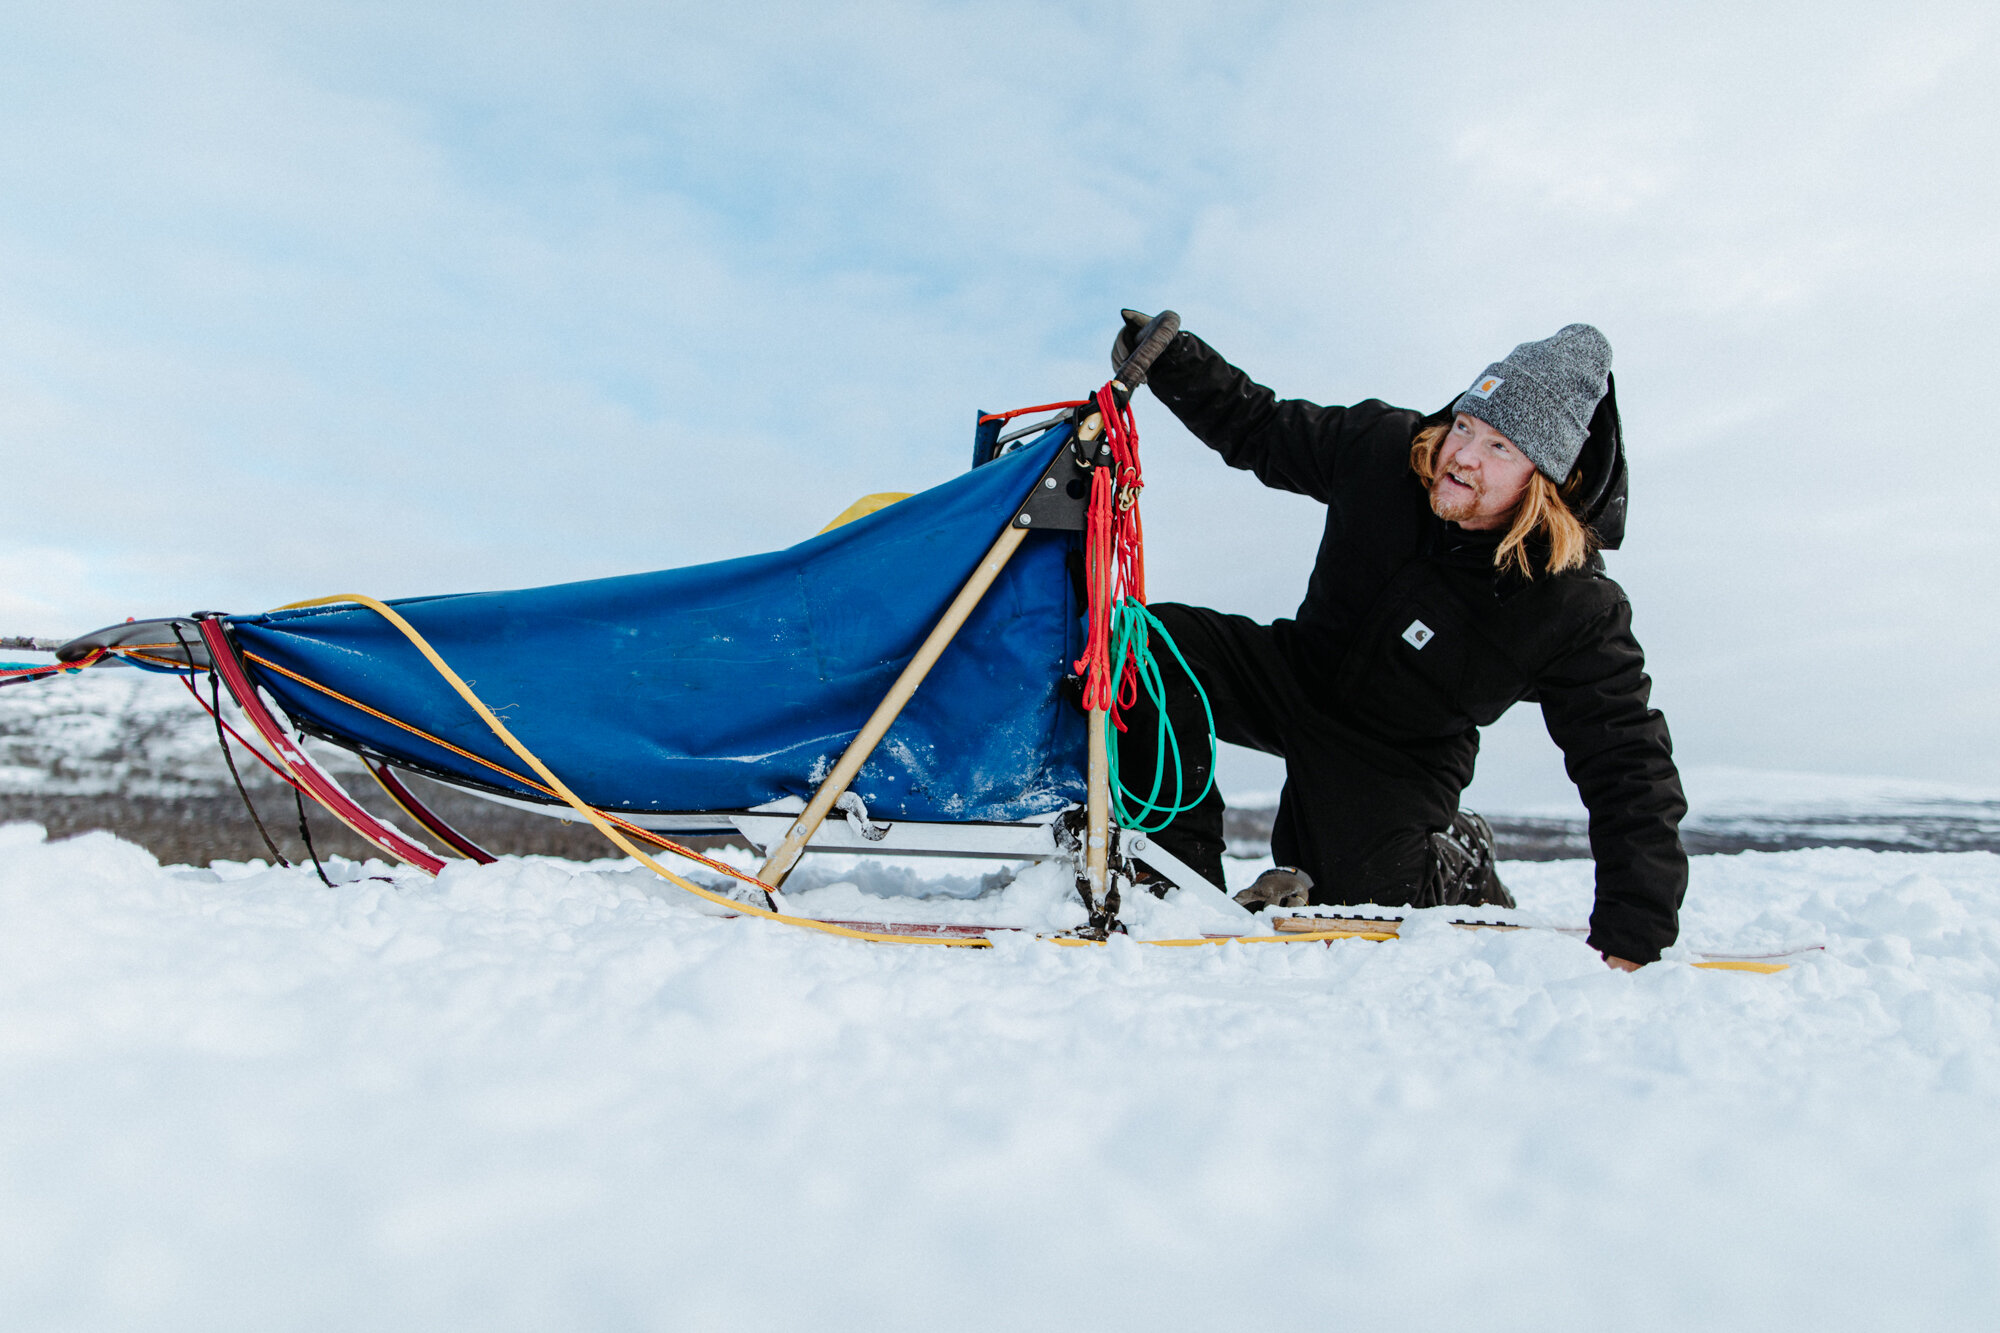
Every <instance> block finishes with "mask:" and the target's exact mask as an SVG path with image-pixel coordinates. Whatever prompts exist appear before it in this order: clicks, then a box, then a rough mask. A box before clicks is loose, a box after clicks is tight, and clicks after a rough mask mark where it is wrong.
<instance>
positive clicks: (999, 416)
mask: <svg viewBox="0 0 2000 1333" xmlns="http://www.w3.org/2000/svg"><path fill="white" fill-rule="evenodd" d="M1089 401H1090V400H1089V399H1088V398H1079V399H1077V400H1076V401H1075V402H1073V403H1036V404H1035V405H1034V406H1033V407H1017V408H1015V409H1014V410H1013V411H1011V412H988V413H987V414H986V415H985V416H983V417H981V418H979V422H980V424H981V425H984V424H986V423H987V422H989V421H1012V420H1013V419H1014V418H1015V417H1024V416H1026V415H1028V413H1030V412H1054V411H1057V410H1058V409H1060V408H1065V407H1082V406H1084V405H1085V404H1086V403H1088V402H1089Z"/></svg>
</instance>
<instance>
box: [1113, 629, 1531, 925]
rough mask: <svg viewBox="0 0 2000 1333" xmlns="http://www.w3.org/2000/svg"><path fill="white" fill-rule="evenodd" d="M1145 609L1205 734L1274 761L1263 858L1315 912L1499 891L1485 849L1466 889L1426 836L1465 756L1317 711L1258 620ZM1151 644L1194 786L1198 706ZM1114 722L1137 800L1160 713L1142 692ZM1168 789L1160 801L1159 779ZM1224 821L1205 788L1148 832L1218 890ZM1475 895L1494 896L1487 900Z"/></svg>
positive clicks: (1200, 777) (1204, 773)
mask: <svg viewBox="0 0 2000 1333" xmlns="http://www.w3.org/2000/svg"><path fill="white" fill-rule="evenodd" d="M1150 609H1151V610H1152V612H1153V614H1154V615H1156V616H1158V617H1159V618H1160V623H1161V624H1163V625H1165V626H1166V628H1167V632H1168V633H1169V634H1171V635H1172V636H1173V639H1174V643H1175V644H1176V645H1177V646H1178V647H1179V648H1180V651H1181V654H1182V656H1184V657H1185V658H1186V659H1187V663H1188V666H1189V667H1190V668H1191V669H1192V670H1193V671H1194V673H1195V675H1196V676H1197V677H1198V678H1199V679H1200V681H1201V684H1202V688H1203V689H1205V690H1206V691H1207V693H1208V702H1209V706H1210V707H1211V708H1212V709H1213V710H1214V712H1215V731H1216V735H1217V736H1218V737H1219V738H1220V739H1222V740H1225V741H1228V742H1230V743H1232V744H1235V745H1245V746H1248V747H1250V748H1251V749H1253V750H1262V751H1264V752H1265V753H1266V754H1274V755H1277V756H1279V757H1280V758H1282V759H1283V760H1284V761H1285V790H1284V794H1283V796H1281V797H1280V798H1279V801H1278V816H1277V823H1276V825H1275V826H1274V827H1273V829H1272V832H1271V855H1272V857H1273V859H1274V860H1276V861H1277V863H1278V864H1279V865H1288V866H1296V867H1298V868H1299V869H1301V870H1304V871H1305V872H1306V873H1307V874H1309V875H1311V876H1312V879H1313V890H1312V901H1313V902H1314V903H1315V904H1336V903H1382V904H1385V905H1389V904H1410V903H1414V904H1416V905H1419V906H1433V905H1437V904H1441V903H1455V902H1461V901H1467V900H1469V899H1470V900H1473V901H1477V900H1479V897H1480V889H1481V887H1482V885H1483V884H1484V882H1485V881H1486V880H1491V887H1492V888H1496V889H1497V888H1498V883H1499V882H1498V880H1497V879H1494V878H1492V859H1491V856H1490V854H1489V855H1488V856H1487V857H1486V858H1485V863H1484V866H1483V868H1481V869H1479V870H1478V871H1476V872H1475V874H1474V878H1475V879H1476V880H1477V881H1478V882H1476V883H1466V882H1464V881H1465V880H1466V878H1467V875H1466V873H1465V871H1464V869H1463V865H1462V861H1463V858H1462V857H1461V858H1454V857H1453V856H1452V854H1451V853H1450V851H1449V850H1448V849H1445V848H1442V847H1441V846H1440V845H1439V840H1438V838H1437V835H1438V834H1440V833H1441V832H1442V831H1444V830H1447V829H1450V828H1451V827H1452V825H1453V821H1454V819H1455V818H1456V817H1457V815H1458V795H1459V792H1460V791H1461V790H1463V788H1464V785H1465V782H1466V781H1467V780H1469V778H1470V776H1471V773H1470V766H1469V761H1468V760H1466V759H1460V760H1458V761H1456V762H1446V761H1443V760H1442V758H1441V756H1438V755H1426V754H1423V753H1420V752H1413V751H1412V750H1410V749H1406V748H1402V747H1397V746H1391V745H1389V744H1387V743H1385V742H1383V741H1380V740H1377V739H1375V738H1373V737H1371V736H1368V735H1366V734H1364V733H1362V732H1360V731H1357V730H1356V729H1355V728H1353V727H1351V726H1349V725H1347V724H1346V723H1344V722H1342V721H1341V720H1340V719H1338V718H1336V717H1333V716H1332V715H1330V714H1329V713H1327V712H1326V711H1325V710H1324V709H1323V708H1321V707H1320V706H1319V705H1318V704H1316V703H1315V702H1314V700H1313V699H1312V698H1311V697H1310V694H1309V691H1308V690H1307V688H1306V687H1305V685H1304V684H1303V683H1302V682H1301V681H1300V679H1299V677H1298V675H1297V673H1296V672H1295V671H1294V670H1293V667H1292V665H1291V663H1290V661H1289V660H1288V659H1287V657H1286V655H1285V653H1284V652H1283V650H1282V649H1281V647H1280V645H1279V643H1278V641H1277V639H1276V637H1275V635H1274V631H1273V630H1272V628H1271V627H1270V626H1268V625H1259V624H1258V623H1257V622H1255V621H1253V620H1251V619H1249V618H1248V617H1247V616H1230V615H1224V614H1222V613H1221V612H1219V611H1210V610H1207V609H1205V608H1203V607H1196V606H1181V605H1177V604H1175V603H1171V602H1163V603H1160V604H1158V605H1155V606H1153V607H1152V608H1150ZM1154 649H1155V655H1156V656H1157V657H1158V658H1159V659H1160V665H1161V674H1162V676H1163V677H1164V678H1165V686H1166V696H1167V716H1168V718H1169V719H1170V720H1171V721H1172V723H1173V727H1174V734H1175V738H1176V741H1177V744H1178V748H1179V749H1180V751H1181V755H1182V762H1183V763H1184V764H1185V765H1186V766H1187V767H1186V772H1187V774H1188V777H1189V779H1190V784H1191V785H1190V787H1189V790H1190V791H1199V790H1200V789H1201V785H1202V783H1203V782H1205V781H1207V780H1208V776H1209V773H1208V769H1209V754H1208V745H1207V729H1206V722H1205V718H1204V716H1203V713H1202V707H1201V699H1200V696H1199V695H1198V694H1197V693H1196V692H1195V689H1194V686H1193V685H1192V684H1191V683H1190V682H1189V681H1188V679H1187V675H1186V673H1184V672H1183V671H1181V669H1180V666H1179V664H1178V663H1177V662H1175V661H1174V660H1173V654H1172V653H1170V652H1169V651H1168V650H1167V648H1166V645H1165V644H1159V643H1156V644H1155V645H1154ZM1125 723H1126V731H1125V733H1124V734H1123V735H1122V736H1120V738H1119V740H1118V767H1119V770H1120V776H1121V777H1122V779H1123V781H1124V784H1125V786H1126V787H1127V788H1134V789H1137V790H1138V791H1139V792H1140V793H1141V794H1144V793H1145V792H1146V791H1147V790H1148V789H1149V787H1150V786H1151V783H1152V777H1153V772H1154V763H1155V756H1156V752H1157V736H1158V730H1157V726H1158V714H1157V713H1156V712H1155V710H1154V708H1153V705H1152V704H1151V702H1150V701H1149V700H1147V699H1146V698H1145V697H1144V696H1143V695H1142V696H1141V701H1140V703H1139V705H1138V706H1137V707H1135V708H1133V709H1132V710H1130V711H1129V712H1128V713H1127V714H1125ZM1169 771H1171V770H1169ZM1166 795H1167V797H1168V798H1169V799H1171V797H1172V787H1171V783H1169V785H1168V790H1167V793H1166ZM1222 813H1223V802H1222V794H1221V793H1220V792H1218V791H1213V790H1211V791H1210V792H1209V794H1208V796H1207V798H1206V799H1205V800H1203V801H1202V802H1201V804H1200V805H1198V806H1197V807H1195V808H1194V809H1193V810H1190V811H1188V812H1187V813H1186V814H1183V815H1180V816H1179V817H1177V818H1176V819H1175V820H1174V821H1173V823H1171V824H1169V825H1168V826H1167V827H1166V828H1165V829H1163V830H1161V831H1160V832H1159V833H1157V834H1154V835H1152V836H1154V837H1155V838H1157V839H1158V841H1159V843H1160V845H1161V846H1162V847H1163V848H1165V849H1166V850H1167V851H1168V852H1170V853H1172V854H1173V855H1175V856H1178V857H1179V858H1180V859H1181V860H1183V861H1185V862H1187V863H1188V865H1189V866H1190V867H1191V868H1193V869H1194V870H1197V871H1199V872H1201V873H1202V874H1203V875H1206V876H1208V877H1209V878H1210V879H1211V880H1212V881H1213V882H1214V883H1216V884H1220V883H1222V882H1223V880H1222V852H1223V837H1222ZM1455 861H1456V864H1455ZM1454 878H1456V880H1457V881H1459V882H1452V881H1453V880H1454ZM1501 892H1502V893H1504V890H1501ZM1484 896H1485V900H1486V901H1500V899H1499V898H1497V897H1494V896H1492V895H1491V893H1490V892H1489V893H1487V894H1486V895H1484Z"/></svg>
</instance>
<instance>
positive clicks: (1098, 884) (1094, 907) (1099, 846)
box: [1083, 708, 1118, 924]
mask: <svg viewBox="0 0 2000 1333" xmlns="http://www.w3.org/2000/svg"><path fill="white" fill-rule="evenodd" d="M1110 725H1111V714H1110V713H1108V712H1106V711H1105V710H1104V709H1102V708H1093V709H1091V710H1090V775H1089V782H1090V787H1089V794H1088V795H1087V796H1086V797H1085V801H1086V805H1085V807H1084V809H1085V816H1084V826H1083V867H1084V869H1083V873H1084V883H1085V884H1086V885H1087V886H1088V887H1089V889H1090V901H1089V902H1087V903H1085V904H1084V906H1085V907H1088V908H1089V909H1090V915H1091V917H1092V918H1093V919H1094V918H1097V917H1099V916H1103V917H1105V918H1107V919H1110V918H1114V917H1115V916H1116V915H1117V910H1118V904H1117V903H1115V902H1113V901H1111V897H1110V889H1111V881H1110V875H1109V865H1110V859H1111V761H1110V746H1109V744H1108V742H1107V741H1106V739H1105V735H1104V732H1105V728H1107V727H1109V726H1110ZM1093 924H1095V922H1094V920H1093Z"/></svg>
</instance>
